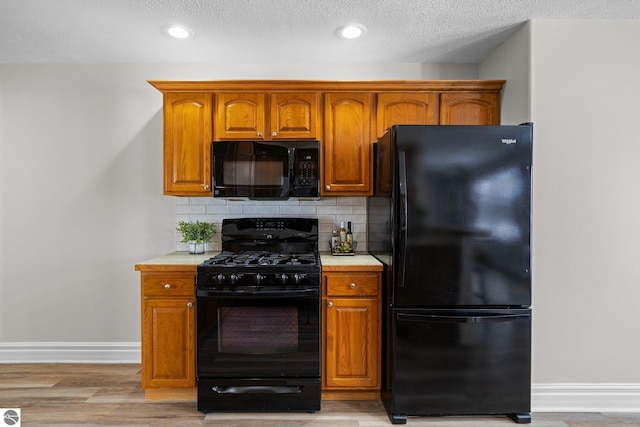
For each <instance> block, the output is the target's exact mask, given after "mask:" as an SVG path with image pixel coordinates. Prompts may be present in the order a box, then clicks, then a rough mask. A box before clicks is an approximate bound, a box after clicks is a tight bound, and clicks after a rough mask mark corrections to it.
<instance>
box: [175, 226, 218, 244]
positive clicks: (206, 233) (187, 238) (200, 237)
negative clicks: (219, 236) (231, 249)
mask: <svg viewBox="0 0 640 427" xmlns="http://www.w3.org/2000/svg"><path fill="white" fill-rule="evenodd" d="M176 230H177V231H179V232H180V233H182V243H188V242H192V241H193V242H196V243H203V242H208V241H209V240H211V238H212V237H213V235H214V234H216V225H215V224H214V223H212V222H204V221H196V222H186V221H180V222H178V227H177V228H176Z"/></svg>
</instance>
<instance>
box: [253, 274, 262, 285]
mask: <svg viewBox="0 0 640 427" xmlns="http://www.w3.org/2000/svg"><path fill="white" fill-rule="evenodd" d="M255 281H256V284H258V285H259V284H260V283H262V282H263V281H264V276H263V275H262V274H260V273H258V274H256V276H255Z"/></svg>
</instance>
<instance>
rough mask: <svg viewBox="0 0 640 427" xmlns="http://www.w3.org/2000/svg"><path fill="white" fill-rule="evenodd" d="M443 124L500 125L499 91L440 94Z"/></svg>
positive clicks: (441, 122)
mask: <svg viewBox="0 0 640 427" xmlns="http://www.w3.org/2000/svg"><path fill="white" fill-rule="evenodd" d="M440 124H441V125H499V124H500V94H499V93H469V92H460V93H454V92H452V93H442V94H440Z"/></svg>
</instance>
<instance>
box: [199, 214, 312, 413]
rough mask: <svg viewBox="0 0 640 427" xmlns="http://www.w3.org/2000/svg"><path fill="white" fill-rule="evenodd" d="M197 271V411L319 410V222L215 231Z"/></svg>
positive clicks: (232, 224)
mask: <svg viewBox="0 0 640 427" xmlns="http://www.w3.org/2000/svg"><path fill="white" fill-rule="evenodd" d="M221 235H222V252H221V253H219V254H218V255H216V256H214V257H212V258H210V259H208V260H206V261H205V262H203V263H202V264H200V265H199V266H198V267H197V274H196V304H197V320H196V329H197V339H196V360H197V363H196V373H197V377H198V410H199V411H202V412H210V411H316V410H319V409H320V283H321V282H320V273H321V264H320V256H319V254H318V220H317V219H306V218H237V219H225V220H224V221H223V223H222V230H221Z"/></svg>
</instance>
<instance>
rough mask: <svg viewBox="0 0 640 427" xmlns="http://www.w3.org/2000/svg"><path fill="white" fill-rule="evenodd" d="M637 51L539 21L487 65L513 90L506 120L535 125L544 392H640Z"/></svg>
mask: <svg viewBox="0 0 640 427" xmlns="http://www.w3.org/2000/svg"><path fill="white" fill-rule="evenodd" d="M638 40H640V23H639V22H619V21H618V22H571V21H532V22H531V23H530V24H528V25H526V26H524V27H523V28H522V29H521V30H519V31H518V33H516V34H514V36H513V37H512V38H511V39H510V40H508V41H507V42H506V43H505V44H504V45H503V46H501V47H500V48H499V49H497V50H496V51H495V52H494V53H493V54H492V55H491V56H490V57H489V58H488V59H487V60H486V61H485V62H484V63H483V64H481V66H480V77H481V78H483V77H484V75H483V74H484V73H485V72H491V73H492V74H491V75H492V77H500V76H499V75H497V74H499V71H498V70H504V74H502V75H503V76H504V77H505V78H507V79H508V80H509V83H507V87H506V88H505V95H504V99H503V101H504V104H503V120H504V121H505V122H511V123H518V122H520V121H528V120H530V121H533V122H534V166H533V170H534V181H533V186H534V195H533V198H534V201H533V306H534V336H533V382H534V383H639V382H640V369H638V367H637V361H638V360H640V328H639V327H638V325H640V309H639V308H638V301H639V300H640V269H638V261H637V256H638V253H639V252H638V249H637V246H638V245H637V241H638V239H639V238H640V192H639V191H638V184H637V183H638V182H640V168H639V167H638V165H637V163H638V159H640V140H639V138H638V131H637V123H638V118H639V117H640V107H638V102H637V100H638V99H639V98H640V85H638V70H640V50H638V48H637V41H638ZM523 62H527V63H530V66H527V67H526V68H525V69H521V68H520V67H519V66H517V65H514V64H520V63H523Z"/></svg>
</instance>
